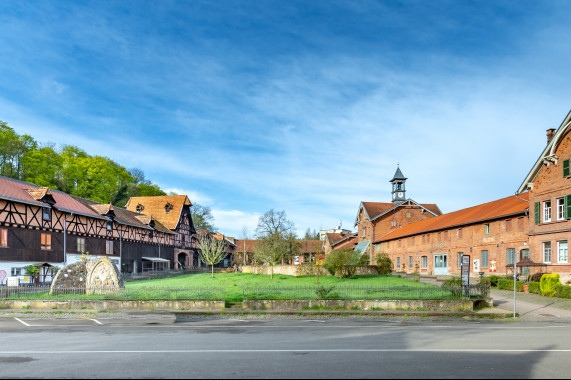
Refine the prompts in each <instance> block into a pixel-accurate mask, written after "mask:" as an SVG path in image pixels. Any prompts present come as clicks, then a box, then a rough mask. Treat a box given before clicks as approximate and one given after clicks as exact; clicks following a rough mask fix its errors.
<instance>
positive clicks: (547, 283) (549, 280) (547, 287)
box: [539, 273, 561, 297]
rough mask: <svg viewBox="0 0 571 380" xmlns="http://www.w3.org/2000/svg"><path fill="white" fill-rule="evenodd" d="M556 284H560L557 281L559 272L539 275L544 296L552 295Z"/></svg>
mask: <svg viewBox="0 0 571 380" xmlns="http://www.w3.org/2000/svg"><path fill="white" fill-rule="evenodd" d="M557 284H561V283H560V282H559V273H552V274H544V275H543V276H541V282H540V283H539V286H540V288H541V294H542V295H544V296H546V297H553V296H554V295H555V286H556V285H557Z"/></svg>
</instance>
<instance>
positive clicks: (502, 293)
mask: <svg viewBox="0 0 571 380" xmlns="http://www.w3.org/2000/svg"><path fill="white" fill-rule="evenodd" d="M491 296H492V298H493V299H494V306H495V307H497V308H498V309H502V310H506V311H512V312H513V308H514V303H513V302H514V293H513V291H508V290H497V289H492V290H491ZM516 312H517V313H518V314H519V315H520V318H521V320H524V321H561V322H571V299H564V298H555V297H553V298H550V297H543V296H540V295H538V294H530V293H521V292H517V293H516Z"/></svg>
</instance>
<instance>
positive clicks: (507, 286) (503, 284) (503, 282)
mask: <svg viewBox="0 0 571 380" xmlns="http://www.w3.org/2000/svg"><path fill="white" fill-rule="evenodd" d="M524 284H525V282H523V281H516V291H518V292H523V285H524ZM498 289H501V290H514V282H513V280H507V279H503V278H500V279H498Z"/></svg>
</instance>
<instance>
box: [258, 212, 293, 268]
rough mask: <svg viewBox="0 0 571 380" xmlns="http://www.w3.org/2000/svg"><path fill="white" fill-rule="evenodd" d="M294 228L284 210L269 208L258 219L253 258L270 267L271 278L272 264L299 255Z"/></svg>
mask: <svg viewBox="0 0 571 380" xmlns="http://www.w3.org/2000/svg"><path fill="white" fill-rule="evenodd" d="M294 230H295V225H294V224H293V222H292V221H290V220H288V219H287V216H286V213H285V211H278V212H275V211H274V210H273V209H271V210H269V211H267V212H266V213H265V214H264V215H262V216H260V218H259V220H258V227H257V228H256V234H257V236H258V242H257V244H256V247H255V248H254V259H255V260H256V261H258V262H261V263H263V264H266V265H269V266H270V267H271V276H270V277H271V278H272V279H273V278H274V265H276V264H278V263H280V262H281V261H282V260H287V259H289V258H291V257H292V256H296V255H299V251H300V246H301V244H300V242H299V241H298V240H297V238H296V236H295V233H294Z"/></svg>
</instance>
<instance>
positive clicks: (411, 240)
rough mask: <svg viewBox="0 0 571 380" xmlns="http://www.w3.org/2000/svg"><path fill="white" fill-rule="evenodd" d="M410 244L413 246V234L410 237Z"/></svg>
mask: <svg viewBox="0 0 571 380" xmlns="http://www.w3.org/2000/svg"><path fill="white" fill-rule="evenodd" d="M410 244H411V245H412V246H413V247H414V236H413V237H411V238H410Z"/></svg>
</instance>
